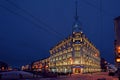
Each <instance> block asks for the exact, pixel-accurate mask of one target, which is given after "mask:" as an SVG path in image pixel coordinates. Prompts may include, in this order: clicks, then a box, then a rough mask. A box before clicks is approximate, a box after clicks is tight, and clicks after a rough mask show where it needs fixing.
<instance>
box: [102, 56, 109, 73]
mask: <svg viewBox="0 0 120 80" xmlns="http://www.w3.org/2000/svg"><path fill="white" fill-rule="evenodd" d="M100 65H101V71H103V72H106V71H107V70H108V66H107V65H108V62H107V61H106V60H105V59H104V58H101V62H100Z"/></svg>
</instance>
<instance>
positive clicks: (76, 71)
mask: <svg viewBox="0 0 120 80" xmlns="http://www.w3.org/2000/svg"><path fill="white" fill-rule="evenodd" d="M73 73H81V68H73Z"/></svg>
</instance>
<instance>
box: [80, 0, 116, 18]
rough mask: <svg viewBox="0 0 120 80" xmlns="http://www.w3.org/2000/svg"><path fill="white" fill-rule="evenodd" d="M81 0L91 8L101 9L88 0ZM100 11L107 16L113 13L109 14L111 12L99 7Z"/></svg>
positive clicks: (112, 15)
mask: <svg viewBox="0 0 120 80" xmlns="http://www.w3.org/2000/svg"><path fill="white" fill-rule="evenodd" d="M82 1H83V2H84V3H85V4H87V5H89V6H91V7H93V8H96V9H98V10H100V9H101V7H97V6H96V5H94V4H91V3H90V2H88V1H86V0H82ZM101 12H103V13H104V14H105V15H107V16H111V17H114V14H111V13H109V12H107V11H105V10H104V9H101Z"/></svg>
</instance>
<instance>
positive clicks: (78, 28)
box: [72, 0, 82, 33]
mask: <svg viewBox="0 0 120 80" xmlns="http://www.w3.org/2000/svg"><path fill="white" fill-rule="evenodd" d="M72 32H73V33H75V32H82V30H81V24H80V23H79V21H78V1H77V0H76V1H75V22H74V24H73V29H72Z"/></svg>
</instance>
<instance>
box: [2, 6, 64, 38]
mask: <svg viewBox="0 0 120 80" xmlns="http://www.w3.org/2000/svg"><path fill="white" fill-rule="evenodd" d="M0 7H1V8H4V9H5V10H7V11H9V12H10V13H12V14H15V15H17V16H21V17H22V18H24V19H25V20H27V21H28V22H30V23H32V24H34V25H36V27H38V28H40V29H43V30H44V31H47V32H49V33H52V34H54V32H52V31H50V30H47V29H45V28H43V27H42V26H40V25H39V24H36V23H35V22H33V21H32V20H30V19H28V18H26V17H25V16H23V15H21V14H18V13H16V12H14V11H12V10H10V9H9V8H7V7H5V6H3V5H0ZM56 37H58V38H62V37H60V36H57V35H56Z"/></svg>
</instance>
